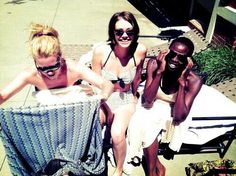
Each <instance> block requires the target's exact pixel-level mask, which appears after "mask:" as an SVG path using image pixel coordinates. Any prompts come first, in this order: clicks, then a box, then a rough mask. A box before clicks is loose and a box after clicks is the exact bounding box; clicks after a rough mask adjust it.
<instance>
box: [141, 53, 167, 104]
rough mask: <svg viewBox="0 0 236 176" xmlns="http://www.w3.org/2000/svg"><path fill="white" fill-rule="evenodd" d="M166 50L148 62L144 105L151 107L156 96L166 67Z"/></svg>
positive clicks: (143, 98) (143, 97) (143, 96)
mask: <svg viewBox="0 0 236 176" xmlns="http://www.w3.org/2000/svg"><path fill="white" fill-rule="evenodd" d="M165 56H166V52H161V53H160V54H159V55H158V57H157V58H156V59H154V58H152V59H150V60H149V61H148V64H147V79H146V83H145V87H144V93H143V95H142V105H143V106H144V107H145V108H151V107H152V105H153V102H154V100H155V98H156V94H157V91H158V88H159V85H160V80H161V76H162V73H163V71H164V69H165V64H166V62H165Z"/></svg>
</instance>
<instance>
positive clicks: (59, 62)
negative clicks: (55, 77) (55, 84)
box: [34, 57, 61, 74]
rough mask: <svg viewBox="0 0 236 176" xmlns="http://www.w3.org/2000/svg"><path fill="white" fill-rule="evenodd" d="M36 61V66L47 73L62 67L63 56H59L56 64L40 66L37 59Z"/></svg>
mask: <svg viewBox="0 0 236 176" xmlns="http://www.w3.org/2000/svg"><path fill="white" fill-rule="evenodd" d="M34 63H35V66H36V68H37V70H38V71H40V72H43V73H46V74H47V73H48V72H52V71H56V70H58V69H59V68H60V67H61V58H60V57H58V58H57V63H56V64H55V65H51V66H48V67H39V66H37V64H36V61H34Z"/></svg>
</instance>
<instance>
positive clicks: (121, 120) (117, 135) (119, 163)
mask: <svg viewBox="0 0 236 176" xmlns="http://www.w3.org/2000/svg"><path fill="white" fill-rule="evenodd" d="M132 110H133V111H132ZM133 112H134V106H132V105H131V106H130V105H129V106H123V107H122V108H121V107H120V108H119V109H117V110H116V112H115V113H114V114H115V116H114V119H113V123H112V127H111V136H112V145H113V152H114V156H115V161H116V170H115V172H114V174H113V176H121V175H122V172H123V165H124V161H125V157H126V148H127V145H126V139H125V137H126V136H125V135H126V130H127V128H128V124H129V122H130V118H131V116H132V114H133Z"/></svg>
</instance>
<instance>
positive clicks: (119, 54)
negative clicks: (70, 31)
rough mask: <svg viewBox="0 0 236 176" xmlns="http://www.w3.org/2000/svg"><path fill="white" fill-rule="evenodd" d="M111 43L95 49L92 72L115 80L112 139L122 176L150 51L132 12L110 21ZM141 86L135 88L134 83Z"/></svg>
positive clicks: (117, 172)
mask: <svg viewBox="0 0 236 176" xmlns="http://www.w3.org/2000/svg"><path fill="white" fill-rule="evenodd" d="M108 27H109V28H108V35H109V37H108V43H106V44H103V45H100V46H98V47H96V48H95V49H94V53H93V59H92V69H93V71H95V72H96V73H99V74H100V75H102V76H103V77H104V78H106V79H107V80H110V81H112V83H113V84H114V90H113V93H112V95H111V96H110V98H109V99H108V101H107V104H108V105H109V107H110V108H111V111H112V113H113V122H112V124H111V137H112V146H113V152H114V157H115V161H116V170H115V172H114V175H116V176H118V175H119V176H121V175H122V172H123V164H124V160H125V156H126V140H125V137H126V130H127V127H128V124H129V121H130V119H131V116H132V114H133V113H134V112H135V106H136V102H137V101H136V96H134V92H136V91H137V85H138V84H139V81H140V77H139V75H140V74H137V75H138V76H137V77H135V73H136V71H137V72H140V71H142V66H143V61H144V58H145V56H146V52H147V49H146V47H145V46H144V45H142V44H140V43H138V42H137V40H138V34H139V26H138V23H137V21H136V19H135V17H134V16H133V14H132V13H130V12H126V11H123V12H117V13H115V14H114V15H113V16H112V17H111V19H110V22H109V26H108ZM134 80H135V82H136V83H137V84H136V85H133V84H132V83H133V81H134Z"/></svg>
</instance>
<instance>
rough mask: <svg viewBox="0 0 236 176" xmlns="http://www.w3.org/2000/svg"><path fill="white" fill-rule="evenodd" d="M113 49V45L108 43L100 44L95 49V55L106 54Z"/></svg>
mask: <svg viewBox="0 0 236 176" xmlns="http://www.w3.org/2000/svg"><path fill="white" fill-rule="evenodd" d="M109 51H111V47H110V46H109V45H108V44H107V43H103V44H100V45H98V46H96V47H94V49H93V54H95V55H105V53H107V52H109Z"/></svg>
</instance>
